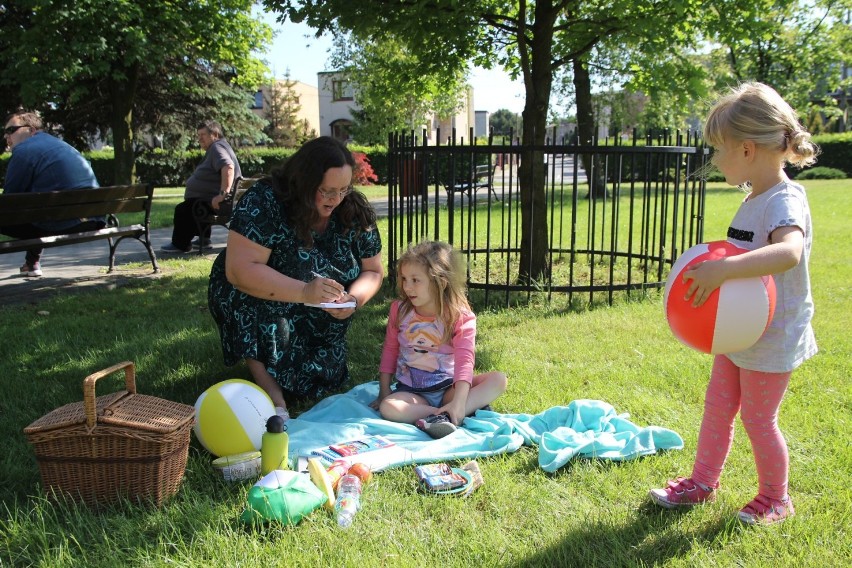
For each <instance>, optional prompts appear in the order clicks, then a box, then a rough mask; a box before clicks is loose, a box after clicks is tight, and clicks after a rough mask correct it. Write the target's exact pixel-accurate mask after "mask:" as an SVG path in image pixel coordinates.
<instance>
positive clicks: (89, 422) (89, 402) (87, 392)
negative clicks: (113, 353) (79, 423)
mask: <svg viewBox="0 0 852 568" xmlns="http://www.w3.org/2000/svg"><path fill="white" fill-rule="evenodd" d="M121 369H124V388H125V390H127V392H129V393H130V394H136V366H135V365H134V364H133V362H132V361H125V362H123V363H118V364H116V365H113V366H112V367H108V368H106V369H103V370H102V371H98V372H97V373H92V374H91V375H89V376H88V377H86V378H85V379H83V406H84V407H85V409H86V426H88V428H89V430H92V429H93V428H94V427H95V424H96V423H97V421H98V417H97V416H96V415H95V409H96V408H97V406H96V405H95V383H96V382H97V380H98V379H102V378H104V377H106V376H107V375H111V374H113V373H115V372H116V371H120V370H121Z"/></svg>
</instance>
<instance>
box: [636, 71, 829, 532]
mask: <svg viewBox="0 0 852 568" xmlns="http://www.w3.org/2000/svg"><path fill="white" fill-rule="evenodd" d="M704 138H705V140H706V141H707V143H708V144H709V145H711V146H712V147H713V149H714V153H713V162H714V164H715V165H716V166H717V167H718V168H719V170H720V171H721V172H722V174H724V176H725V181H727V183H729V184H731V185H737V186H744V187H746V188H747V190H749V193H748V195H747V196H746V197H745V199H744V200H743V202H742V204H741V205H740V208H739V210H738V211H737V213H736V215H735V216H734V219H733V221H732V222H731V225H730V227H729V228H728V235H727V237H728V241H729V242H731V243H733V244H734V245H737V246H739V247H741V248H744V249H747V250H748V251H749V252H746V253H744V254H741V255H738V256H733V257H729V258H725V259H724V260H715V261H707V262H703V263H701V264H699V265H697V266H696V267H694V268H693V269H691V270H688V271H686V272H685V274H684V280H685V281H687V280H691V281H692V282H691V284H690V286H689V288H688V290H687V296H686V297H687V299H688V298H690V297H692V299H693V305H695V306H700V305H701V304H703V303H704V302H705V301H706V300H707V297H708V296H709V294H710V293H711V292H712V291H713V290H715V289H716V288H718V287H719V286H721V285H722V283H723V282H724V281H725V280H728V279H730V278H747V277H754V276H764V275H767V274H771V275H772V276H773V277H774V278H775V286H776V290H777V292H776V294H777V295H776V297H777V303H776V309H775V316H774V318H773V319H772V323H771V324H770V326H769V328H768V329H767V330H766V332H765V333H764V334H763V336H762V337H761V338H760V340H759V341H758V342H757V343H756V344H755V345H754V346H752V347H750V348H749V349H746V350H745V351H740V352H738V353H730V354H727V355H716V357H715V358H714V360H713V369H712V372H711V375H710V382H709V384H708V386H707V393H706V396H705V400H704V418H703V420H702V422H701V430H700V431H699V434H698V447H697V450H696V457H695V462H694V465H693V469H692V475H691V477H689V478H683V477H679V478H677V479H676V480H674V481H669V483H668V485H667V487H665V488H663V489H652V490H651V492H650V497H651V499H652V500H653V501H654V502H656V503H657V504H659V505H661V506H663V507H666V508H675V507H690V506H693V505H696V504H698V503H701V502H704V501H713V500H714V499H715V498H716V490H717V489H718V488H719V478H720V477H721V474H722V468H723V466H724V463H725V459H726V458H727V456H728V452H729V451H730V449H731V443H732V442H733V439H734V419H735V418H736V415H737V412H739V413H740V416H741V418H742V422H743V426H744V427H745V430H746V434H748V437H749V440H750V442H751V446H752V452H753V454H754V460H755V464H756V465H757V481H758V493H757V496H756V497H755V498H754V499H753V500H752V501H751V502H749V503H748V504H746V506H745V507H743V508H742V509H741V510H740V512H739V518H740V520H741V521H743V522H745V523H748V524H755V523H760V524H771V523H777V522H780V521H783V520H784V519H787V518H789V517H791V516H793V514H794V509H793V501H792V499H790V496H789V494H788V493H787V483H788V469H789V457H788V453H787V443H786V441H785V440H784V436H783V435H782V434H781V431H780V430H779V429H778V410H779V407H780V405H781V400H782V399H783V397H784V393H785V391H786V389H787V385H788V384H789V382H790V376H791V374H792V371H793V370H794V369H795V368H797V367H798V366H799V365H801V364H802V363H803V362H804V361H805V360H807V359H809V358H810V357H813V355H814V354H815V353H816V352H817V346H816V341H815V340H814V334H813V330H812V328H811V318H812V317H813V312H814V306H813V300H812V297H811V285H810V278H809V276H808V259H809V257H810V252H811V242H812V236H813V235H812V230H811V214H810V210H809V208H808V200H807V197H806V195H805V190H804V188H803V187H802V186H800V185H799V184H797V183H794V182H792V181H790V179H789V178H788V177H787V175H786V174H785V173H784V169H783V168H784V165H785V163H790V164H793V165H795V166H799V167H802V166H806V165H809V164H811V163H813V162H814V159H815V156H816V153H817V148H816V146H814V144H813V143H812V142H811V140H810V138H811V136H810V134H809V133H808V132H807V131H806V130H804V128H802V126H801V124H800V123H799V121H798V118H797V117H796V113H795V111H794V110H793V109H792V108H791V107H790V105H789V104H787V103H786V102H785V101H784V99H782V98H781V96H780V95H778V93H777V92H775V91H774V90H773V89H772V88H770V87H767V86H766V85H763V84H760V83H746V84H743V85H741V86H739V87H738V88H736V89H733V90H732V91H731V92H730V93H729V94H728V95H727V96H724V97H723V98H722V99H721V100H719V101H718V102H717V103H716V104H715V105H714V107H713V108H712V109H711V111H710V115H709V117H708V118H707V123H706V125H705V127H704Z"/></svg>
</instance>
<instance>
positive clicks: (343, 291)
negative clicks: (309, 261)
mask: <svg viewBox="0 0 852 568" xmlns="http://www.w3.org/2000/svg"><path fill="white" fill-rule="evenodd" d="M311 276H313V277H314V278H326V277H325V276H323V275H322V274H320V273H318V272H316V271H314V270H311ZM341 293H342V294H343V295H348V294H349V292H347V291H346V290H342V291H341ZM341 297H342V296H341Z"/></svg>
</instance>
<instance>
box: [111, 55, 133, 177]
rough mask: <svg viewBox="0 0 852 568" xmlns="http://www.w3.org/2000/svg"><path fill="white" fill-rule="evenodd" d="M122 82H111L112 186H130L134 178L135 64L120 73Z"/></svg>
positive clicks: (114, 80)
mask: <svg viewBox="0 0 852 568" xmlns="http://www.w3.org/2000/svg"><path fill="white" fill-rule="evenodd" d="M123 72H124V73H123V74H124V79H123V80H120V81H119V80H116V79H113V80H112V81H110V102H111V103H112V108H111V109H110V123H111V126H112V144H113V148H114V150H113V152H114V157H113V174H114V179H113V183H115V184H117V185H125V184H130V183H133V181H134V179H135V177H136V154H135V153H134V151H133V101H134V99H135V97H136V84H137V81H138V78H139V68H138V66H137V65H134V66H133V67H131V68H128V69H124V70H123Z"/></svg>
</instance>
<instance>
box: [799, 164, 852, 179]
mask: <svg viewBox="0 0 852 568" xmlns="http://www.w3.org/2000/svg"><path fill="white" fill-rule="evenodd" d="M846 177H847V176H846V172H844V171H843V170H838V169H837V168H828V167H825V166H817V167H815V168H810V169H807V170H802V171H801V172H799V173H798V174H796V179H846Z"/></svg>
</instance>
